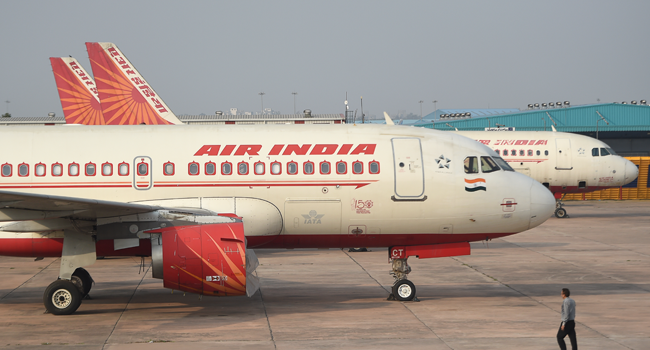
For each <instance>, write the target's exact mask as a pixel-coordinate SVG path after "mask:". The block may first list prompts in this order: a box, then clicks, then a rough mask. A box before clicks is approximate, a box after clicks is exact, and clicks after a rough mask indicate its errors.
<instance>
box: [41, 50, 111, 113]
mask: <svg viewBox="0 0 650 350" xmlns="http://www.w3.org/2000/svg"><path fill="white" fill-rule="evenodd" d="M50 63H52V71H53V72H54V80H55V81H56V87H57V89H58V90H59V98H60V99H61V106H62V107H63V114H64V115H65V121H66V123H68V124H86V125H102V124H106V123H105V121H104V115H103V114H102V109H101V106H100V104H99V97H98V95H97V87H96V86H95V82H94V81H93V79H92V78H91V77H90V76H89V75H88V73H86V71H85V70H84V69H83V67H81V65H80V64H79V62H78V61H77V60H76V59H74V58H72V57H50Z"/></svg>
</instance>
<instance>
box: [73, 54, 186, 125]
mask: <svg viewBox="0 0 650 350" xmlns="http://www.w3.org/2000/svg"><path fill="white" fill-rule="evenodd" d="M86 48H87V49H88V57H89V58H90V64H91V66H92V69H93V74H94V76H95V83H96V84H97V89H98V92H99V99H100V101H101V106H102V111H103V113H104V118H105V120H106V124H113V125H124V124H127V125H134V124H182V123H181V121H180V120H178V118H176V116H175V115H174V113H172V112H171V111H170V109H169V107H167V105H165V103H164V102H163V101H162V99H160V96H158V95H157V94H156V93H155V91H154V90H153V89H152V88H151V87H150V86H149V84H148V83H147V82H146V81H145V80H144V78H143V77H142V75H140V73H138V71H137V70H136V69H135V68H134V67H133V65H132V64H131V62H129V61H128V60H127V59H126V56H124V54H122V52H121V51H120V50H119V49H118V48H117V46H115V44H113V43H86Z"/></svg>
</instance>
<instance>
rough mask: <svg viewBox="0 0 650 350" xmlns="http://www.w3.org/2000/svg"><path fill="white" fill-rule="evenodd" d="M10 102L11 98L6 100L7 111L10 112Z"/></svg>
mask: <svg viewBox="0 0 650 350" xmlns="http://www.w3.org/2000/svg"><path fill="white" fill-rule="evenodd" d="M10 102H11V101H9V100H6V101H5V103H6V104H7V111H6V112H7V113H9V103H10Z"/></svg>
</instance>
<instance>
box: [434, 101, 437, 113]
mask: <svg viewBox="0 0 650 350" xmlns="http://www.w3.org/2000/svg"><path fill="white" fill-rule="evenodd" d="M437 103H438V100H433V111H434V112H435V111H437V110H438V108H436V104H437Z"/></svg>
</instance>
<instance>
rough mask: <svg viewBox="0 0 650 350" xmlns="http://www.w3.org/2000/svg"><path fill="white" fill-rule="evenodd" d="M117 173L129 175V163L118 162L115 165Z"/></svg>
mask: <svg viewBox="0 0 650 350" xmlns="http://www.w3.org/2000/svg"><path fill="white" fill-rule="evenodd" d="M117 174H118V175H120V176H127V175H129V164H128V163H124V162H122V163H120V164H119V165H118V166H117Z"/></svg>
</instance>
